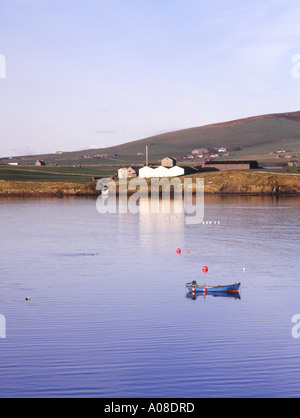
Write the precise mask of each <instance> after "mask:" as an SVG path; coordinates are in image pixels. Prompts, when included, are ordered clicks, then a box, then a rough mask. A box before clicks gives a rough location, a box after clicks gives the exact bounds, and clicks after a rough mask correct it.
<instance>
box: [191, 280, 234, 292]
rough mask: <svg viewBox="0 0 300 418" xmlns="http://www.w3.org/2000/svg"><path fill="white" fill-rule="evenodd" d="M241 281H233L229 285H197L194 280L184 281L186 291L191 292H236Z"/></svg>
mask: <svg viewBox="0 0 300 418" xmlns="http://www.w3.org/2000/svg"><path fill="white" fill-rule="evenodd" d="M240 286H241V283H234V284H229V285H219V286H206V285H203V286H199V285H198V284H197V282H196V281H193V282H191V283H186V290H187V292H191V293H198V292H201V293H211V292H213V293H215V292H226V293H238V292H239V290H240Z"/></svg>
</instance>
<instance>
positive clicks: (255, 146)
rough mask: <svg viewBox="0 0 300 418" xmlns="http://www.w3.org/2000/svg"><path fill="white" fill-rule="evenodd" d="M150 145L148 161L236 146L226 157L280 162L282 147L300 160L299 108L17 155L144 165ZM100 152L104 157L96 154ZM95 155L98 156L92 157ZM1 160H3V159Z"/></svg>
mask: <svg viewBox="0 0 300 418" xmlns="http://www.w3.org/2000/svg"><path fill="white" fill-rule="evenodd" d="M146 145H148V146H149V160H150V162H157V161H159V160H160V159H162V158H163V157H165V156H167V155H168V156H172V157H175V158H179V159H180V158H182V157H183V156H186V155H190V154H191V152H192V150H193V149H196V148H221V147H223V148H227V149H228V148H232V149H233V148H237V147H240V148H241V149H240V150H239V151H232V153H231V155H230V156H226V157H225V158H226V159H245V158H246V159H257V160H258V161H259V162H261V163H262V162H275V161H276V162H281V160H278V157H277V155H276V154H271V153H272V152H276V151H277V150H279V149H285V150H286V151H287V152H288V153H289V154H290V153H291V154H292V155H295V156H296V158H298V159H300V111H298V112H292V113H280V114H270V115H262V116H255V117H251V118H246V119H239V120H235V121H230V122H225V123H219V124H213V125H207V126H201V127H195V128H190V129H184V130H180V131H175V132H169V133H164V134H161V135H156V136H152V137H149V138H145V139H141V140H138V141H133V142H128V143H125V144H121V145H118V146H114V147H109V148H105V149H97V150H90V149H89V150H83V151H79V152H78V151H76V152H66V153H63V154H48V155H35V156H25V157H22V156H21V157H16V158H15V159H14V161H18V162H19V163H20V164H22V165H27V164H34V162H35V161H36V160H37V159H43V160H44V161H45V162H46V164H47V165H48V164H57V165H59V166H63V165H84V166H88V165H111V166H118V165H123V164H144V163H145V157H144V155H138V154H144V153H145V147H146ZM101 154H107V156H102V157H99V155H101ZM96 155H98V157H95V156H96ZM2 162H3V159H2Z"/></svg>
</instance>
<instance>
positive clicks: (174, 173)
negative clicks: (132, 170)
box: [139, 166, 185, 179]
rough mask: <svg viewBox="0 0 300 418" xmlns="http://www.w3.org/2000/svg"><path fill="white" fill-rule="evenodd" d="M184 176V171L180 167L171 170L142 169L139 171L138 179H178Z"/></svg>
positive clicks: (159, 168)
mask: <svg viewBox="0 0 300 418" xmlns="http://www.w3.org/2000/svg"><path fill="white" fill-rule="evenodd" d="M184 174H185V169H184V168H182V167H178V166H174V167H172V168H167V167H163V166H160V167H157V168H151V167H147V166H146V167H143V168H141V169H140V171H139V178H142V179H147V178H154V177H155V178H162V177H178V176H183V175H184Z"/></svg>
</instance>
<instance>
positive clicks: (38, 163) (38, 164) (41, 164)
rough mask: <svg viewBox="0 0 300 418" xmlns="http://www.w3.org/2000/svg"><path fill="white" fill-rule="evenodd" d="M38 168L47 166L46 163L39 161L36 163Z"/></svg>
mask: <svg viewBox="0 0 300 418" xmlns="http://www.w3.org/2000/svg"><path fill="white" fill-rule="evenodd" d="M35 165H36V166H38V167H41V166H43V165H46V163H45V161H43V160H37V162H36V163H35Z"/></svg>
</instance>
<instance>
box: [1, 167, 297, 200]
mask: <svg viewBox="0 0 300 418" xmlns="http://www.w3.org/2000/svg"><path fill="white" fill-rule="evenodd" d="M186 177H187V178H192V179H193V183H194V191H195V190H196V189H195V184H196V179H197V178H199V177H200V178H204V184H205V193H206V194H227V195H230V194H232V195H236V194H238V195H258V196H259V195H300V175H299V174H278V173H269V172H260V171H253V172H252V171H224V172H210V173H198V174H197V175H191V176H186ZM180 179H181V181H182V182H183V181H184V177H181V178H180ZM150 184H151V181H150V180H148V191H149V193H150V192H151V186H150ZM117 190H118V187H117ZM132 193H135V191H133V192H132ZM98 195H99V192H98V191H97V190H96V183H95V182H91V181H89V182H80V183H75V182H72V183H70V182H62V181H61V182H53V181H52V182H45V181H44V182H38V181H32V182H29V181H5V180H1V181H0V196H1V197H14V196H19V197H51V196H53V197H60V196H98Z"/></svg>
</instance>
